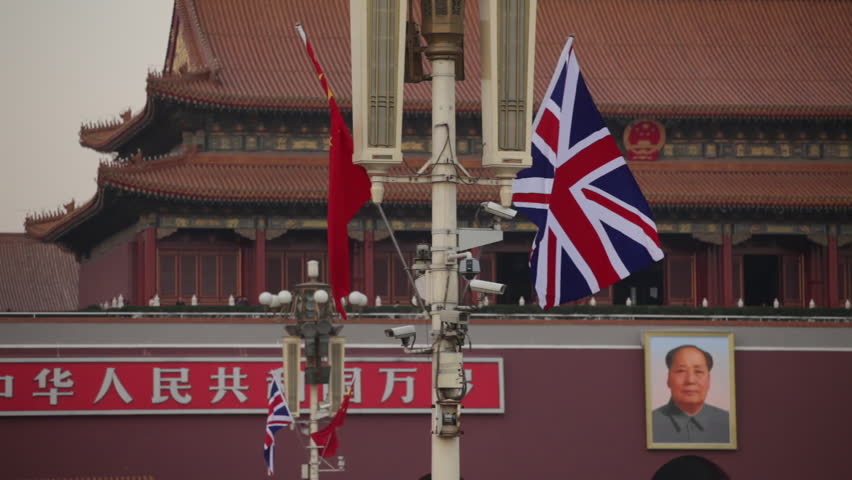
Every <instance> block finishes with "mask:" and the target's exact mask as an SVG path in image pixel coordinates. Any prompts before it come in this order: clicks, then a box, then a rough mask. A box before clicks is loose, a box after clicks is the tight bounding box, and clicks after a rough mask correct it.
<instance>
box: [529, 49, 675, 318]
mask: <svg viewBox="0 0 852 480" xmlns="http://www.w3.org/2000/svg"><path fill="white" fill-rule="evenodd" d="M572 43H573V38H569V39H568V42H567V43H566V44H565V48H563V49H562V54H561V55H560V57H559V61H558V62H557V64H556V71H555V72H554V74H553V78H552V79H551V80H550V85H549V86H548V87H547V93H546V94H545V96H544V99H543V100H542V102H541V106H540V107H539V110H538V112H537V113H536V116H535V120H534V121H533V134H532V166H531V167H530V168H527V169H524V170H521V171H520V172H518V175H517V177H516V178H515V180H514V181H513V182H512V191H513V196H512V201H513V203H514V204H515V206H516V207H518V209H519V210H520V211H522V212H524V214H525V215H526V216H527V217H528V218H529V219H530V220H531V221H532V222H533V223H535V224H536V226H538V233H537V234H536V237H535V240H534V241H533V245H532V252H531V254H530V270H531V271H532V279H533V284H534V288H535V291H536V294H537V296H538V302H539V304H540V305H541V306H542V307H543V308H550V307H553V306H555V305H561V304H563V303H566V302H570V301H571V300H576V299H578V298H583V297H586V296H589V295H591V294H593V293H595V292H598V291H599V290H601V289H602V288H606V287H607V286H609V285H611V284H613V283H615V282H617V281H618V280H620V279H622V278H625V277H627V276H628V275H630V274H631V273H632V272H635V271H638V270H641V269H642V268H644V267H646V266H648V265H649V264H651V263H653V262H655V261H657V260H660V259H662V258H663V251H662V249H661V248H660V239H659V237H658V235H657V226H656V224H655V223H654V220H653V218H652V216H651V209H650V208H648V203H647V202H646V201H645V197H643V196H642V192H641V191H640V190H639V185H637V184H636V180H635V179H634V178H633V175H632V174H631V173H630V169H629V168H628V167H627V163H626V162H625V161H624V158H623V157H622V156H621V152H620V151H619V150H618V146H617V145H616V144H615V140H613V138H612V135H611V134H610V133H609V130H608V129H607V128H606V126H605V125H604V122H603V118H602V117H601V114H600V112H598V109H597V107H596V106H595V103H594V101H593V100H592V97H591V95H590V94H589V90H588V89H587V88H586V83H585V82H584V81H583V77H582V75H581V74H580V66H579V64H578V63H577V57H576V55H575V54H574V49H573V46H572Z"/></svg>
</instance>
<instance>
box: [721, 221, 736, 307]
mask: <svg viewBox="0 0 852 480" xmlns="http://www.w3.org/2000/svg"><path fill="white" fill-rule="evenodd" d="M723 229H724V230H723V232H722V305H723V306H725V307H731V306H733V305H734V258H733V255H732V250H733V248H732V245H731V226H730V225H725V226H724V227H723Z"/></svg>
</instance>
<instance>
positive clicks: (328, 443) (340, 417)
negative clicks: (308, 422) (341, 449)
mask: <svg viewBox="0 0 852 480" xmlns="http://www.w3.org/2000/svg"><path fill="white" fill-rule="evenodd" d="M351 397H352V390H351V389H350V390H349V392H347V393H346V395H345V396H344V397H343V401H342V402H340V408H338V409H337V413H335V414H334V417H333V418H332V419H331V421H329V422H328V425H326V426H325V427H324V428H322V429H321V430H317V431H316V432H314V433H312V434H311V438H313V439H314V443H315V444H316V445H317V446H318V447H319V454H320V456H321V457H332V456H334V455H335V454H336V453H337V447H338V445H339V444H340V441H339V440H338V439H337V427H342V426H343V423H344V422H345V421H346V411H347V410H349V399H350V398H351Z"/></svg>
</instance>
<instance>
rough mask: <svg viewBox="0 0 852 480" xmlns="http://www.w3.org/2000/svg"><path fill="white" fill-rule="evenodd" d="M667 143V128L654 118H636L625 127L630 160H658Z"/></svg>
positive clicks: (625, 145) (625, 147)
mask: <svg viewBox="0 0 852 480" xmlns="http://www.w3.org/2000/svg"><path fill="white" fill-rule="evenodd" d="M665 143H666V129H665V127H663V124H661V123H660V122H657V121H654V120H648V119H642V120H634V121H632V122H630V124H629V125H627V128H625V129H624V149H625V150H627V158H628V159H629V160H656V159H657V157H658V156H659V155H660V149H661V148H663V144H665Z"/></svg>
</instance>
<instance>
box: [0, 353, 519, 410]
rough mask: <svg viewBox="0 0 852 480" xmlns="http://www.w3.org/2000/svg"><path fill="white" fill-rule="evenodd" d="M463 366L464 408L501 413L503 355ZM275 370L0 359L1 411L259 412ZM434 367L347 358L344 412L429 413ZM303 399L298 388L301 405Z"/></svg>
mask: <svg viewBox="0 0 852 480" xmlns="http://www.w3.org/2000/svg"><path fill="white" fill-rule="evenodd" d="M302 368H303V369H304V364H303V365H302ZM464 368H465V373H466V374H467V379H468V386H467V391H468V393H467V396H466V397H465V399H464V401H463V402H462V403H463V404H464V405H465V407H466V408H465V412H466V413H503V410H504V405H503V391H504V389H503V360H502V359H501V358H469V359H465V366H464ZM280 369H281V363H280V359H275V358H245V357H240V358H195V359H193V358H180V359H175V358H150V357H144V358H124V357H121V358H106V357H104V358H97V357H94V358H79V359H75V358H16V359H0V416H18V415H51V414H56V415H64V414H69V413H74V414H92V415H96V414H166V413H175V414H193V413H199V414H203V413H261V412H265V411H266V402H267V398H266V393H267V386H268V382H269V381H270V372H272V371H280ZM431 371H432V364H431V362H430V360H429V359H428V358H424V359H410V358H383V357H370V358H364V359H358V358H349V359H347V361H346V368H345V370H344V378H345V381H346V384H347V386H351V387H352V392H353V396H352V404H351V405H352V406H351V408H350V409H349V412H350V413H418V412H428V411H429V406H430V404H431V381H430V380H431ZM303 380H304V379H303ZM302 384H303V385H304V381H302ZM320 393H321V395H323V394H324V392H323V389H322V387H321V390H320ZM306 397H307V396H306V395H305V390H304V388H303V389H302V392H301V395H300V399H299V400H300V405H301V406H302V408H304V409H307V408H308V405H307V401H306ZM293 403H294V402H293V401H292V400H290V404H291V405H292V404H293Z"/></svg>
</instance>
